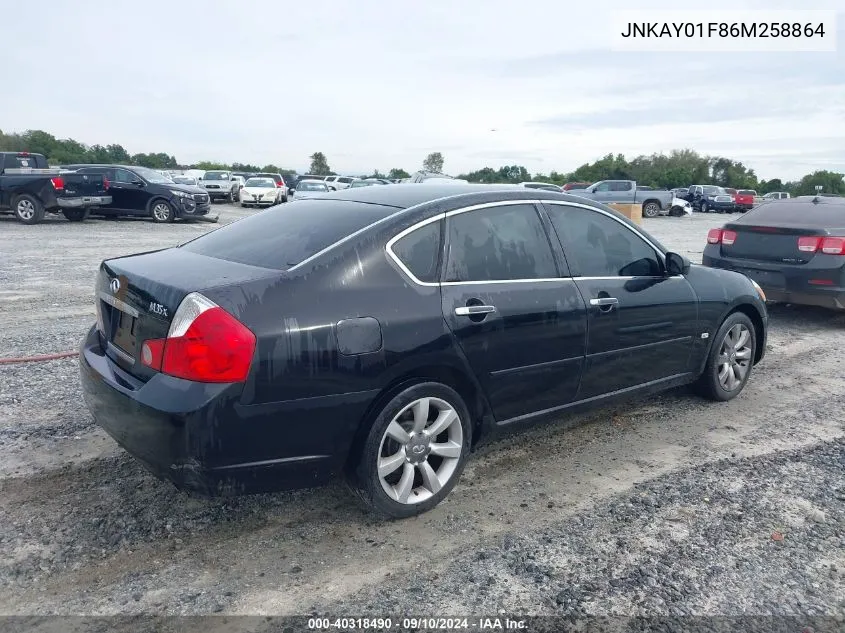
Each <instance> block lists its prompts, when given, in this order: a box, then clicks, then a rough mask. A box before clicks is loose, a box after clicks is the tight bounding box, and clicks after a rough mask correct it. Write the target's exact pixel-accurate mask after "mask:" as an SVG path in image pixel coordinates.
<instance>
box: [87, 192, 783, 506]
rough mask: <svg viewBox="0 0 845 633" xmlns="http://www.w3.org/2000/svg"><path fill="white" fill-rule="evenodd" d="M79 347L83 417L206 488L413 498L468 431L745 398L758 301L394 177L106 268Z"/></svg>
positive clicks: (446, 487) (748, 286)
mask: <svg viewBox="0 0 845 633" xmlns="http://www.w3.org/2000/svg"><path fill="white" fill-rule="evenodd" d="M96 293H97V297H96V304H97V315H98V318H97V324H96V325H95V326H93V327H92V328H91V330H90V331H89V332H88V334H87V335H86V336H85V339H84V341H83V343H82V346H81V350H80V371H81V376H82V383H83V387H84V394H85V400H86V403H87V405H88V407H89V408H90V410H91V412H92V413H93V415H94V418H95V419H96V421H97V422H98V423H99V424H100V425H101V426H102V427H103V428H104V429H105V430H106V431H107V432H108V433H109V434H111V435H112V436H113V437H114V438H115V439H116V440H117V442H119V443H120V444H121V445H122V446H123V447H124V448H126V450H128V451H129V452H130V453H132V454H133V455H134V456H136V457H137V458H138V459H139V460H140V461H142V462H143V463H144V464H145V465H146V466H147V467H148V468H149V469H150V470H152V471H153V472H154V473H155V474H157V475H158V476H159V477H162V478H166V479H169V480H171V481H173V482H174V483H175V484H176V485H177V486H178V487H180V488H183V489H187V490H191V491H194V492H197V493H200V494H203V495H219V494H238V493H249V492H258V491H270V490H279V489H285V488H295V487H305V486H313V485H317V484H321V483H324V482H326V481H327V480H329V479H330V478H332V477H334V476H337V475H341V474H343V475H346V476H347V477H348V479H349V480H350V482H351V483H352V485H353V487H354V488H355V489H357V491H358V492H359V493H360V497H361V498H363V499H364V500H365V501H366V502H367V504H368V505H369V506H370V507H371V508H373V509H375V510H376V511H377V512H378V513H380V514H382V515H386V516H388V517H406V516H411V515H414V514H419V513H421V512H424V511H426V510H428V509H430V508H432V507H433V506H435V505H436V504H437V503H439V502H440V501H441V500H443V498H444V497H445V496H446V495H447V494H448V493H449V492H450V491H451V489H452V488H453V487H454V486H455V484H456V482H457V481H458V478H459V477H460V474H461V471H462V470H463V468H464V465H465V463H466V460H467V457H468V455H469V452H470V450H471V449H472V448H473V447H474V446H476V445H477V444H478V443H479V442H481V441H485V440H488V439H490V438H494V437H496V436H498V435H499V434H501V433H503V432H505V431H507V430H511V429H518V428H520V427H523V426H525V425H527V424H529V423H531V422H535V421H540V420H544V419H550V420H554V419H557V418H560V417H561V416H563V415H564V414H566V413H567V412H570V411H574V410H578V409H582V408H585V407H594V406H601V405H604V404H606V403H609V402H612V401H614V400H615V399H619V398H623V397H628V396H634V395H641V394H646V393H650V392H653V391H656V390H660V389H666V388H669V387H673V386H676V385H681V384H685V383H694V384H695V387H696V388H697V390H698V391H699V392H700V393H701V394H703V395H705V396H707V397H709V398H712V399H714V400H722V401H724V400H730V399H731V398H733V397H735V396H736V395H737V394H739V393H740V391H742V389H743V387H744V386H745V384H746V382H747V381H748V378H749V375H750V373H751V370H752V367H753V366H754V364H755V363H757V362H758V361H759V360H760V359H761V358H762V356H763V352H764V350H765V347H766V345H765V343H766V323H767V313H766V307H765V302H764V295H763V292H762V291H761V290H760V288H759V287H758V286H757V285H756V284H755V282H753V281H751V280H750V279H749V278H748V277H746V276H745V275H742V274H739V273H736V272H731V271H727V270H717V269H712V268H705V267H701V266H694V265H690V263H689V261H688V260H686V259H685V258H684V257H682V256H681V255H678V254H677V253H672V252H668V251H667V250H666V249H665V248H664V247H663V246H661V245H660V244H659V243H658V242H657V240H655V239H654V238H653V237H651V236H650V235H648V234H647V233H646V232H645V231H643V230H642V229H640V228H639V227H638V226H636V225H635V224H633V223H631V222H630V221H628V220H627V219H625V218H624V217H623V216H621V215H619V214H618V213H616V212H614V211H612V210H610V209H609V208H607V207H604V206H602V205H600V204H598V203H594V202H592V201H589V200H586V199H584V198H579V197H575V196H571V195H568V194H562V193H554V192H551V191H543V190H531V189H526V188H524V187H514V186H507V185H505V186H485V185H464V184H449V185H443V184H431V185H427V184H406V185H393V186H390V187H361V188H355V189H353V188H349V189H344V190H342V191H337V192H333V193H327V194H325V195H323V196H320V197H317V198H312V199H306V200H297V201H295V202H292V203H289V204H285V205H280V206H277V207H273V208H270V209H268V210H267V211H265V212H263V213H261V214H259V215H255V216H251V217H248V218H245V219H243V220H240V221H238V222H235V223H232V224H229V225H227V226H224V227H221V228H219V229H217V230H214V231H212V232H209V233H207V234H205V235H203V236H201V237H198V238H196V239H194V240H192V241H189V242H187V243H185V244H182V245H181V246H178V247H176V248H169V249H165V250H161V251H157V252H152V253H143V254H139V255H132V256H128V257H120V258H117V259H109V260H106V261H104V262H103V263H102V265H101V267H100V270H99V273H98V279H97V288H96Z"/></svg>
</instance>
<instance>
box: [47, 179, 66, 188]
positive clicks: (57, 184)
mask: <svg viewBox="0 0 845 633" xmlns="http://www.w3.org/2000/svg"><path fill="white" fill-rule="evenodd" d="M50 182H51V183H53V189H55V190H56V191H63V190H64V188H65V179H64V178H62V177H61V176H56V177H55V178H50Z"/></svg>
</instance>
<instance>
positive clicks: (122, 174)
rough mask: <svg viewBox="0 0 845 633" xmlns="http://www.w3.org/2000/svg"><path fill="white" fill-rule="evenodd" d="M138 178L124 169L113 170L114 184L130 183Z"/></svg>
mask: <svg viewBox="0 0 845 633" xmlns="http://www.w3.org/2000/svg"><path fill="white" fill-rule="evenodd" d="M135 180H138V178H137V177H136V176H135V174H133V173H132V172H131V171H128V170H126V169H115V170H114V181H115V182H123V183H127V184H129V183H131V182H133V181H135Z"/></svg>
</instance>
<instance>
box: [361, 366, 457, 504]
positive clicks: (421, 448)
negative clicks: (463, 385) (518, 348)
mask: <svg viewBox="0 0 845 633" xmlns="http://www.w3.org/2000/svg"><path fill="white" fill-rule="evenodd" d="M471 440H472V425H471V422H470V414H469V410H468V409H467V407H466V404H465V403H464V401H463V399H462V398H461V397H460V396H459V395H458V394H457V392H455V390H454V389H452V388H451V387H447V386H446V385H444V384H441V383H437V382H424V383H420V384H417V385H413V386H411V387H408V388H407V389H405V390H403V391H402V392H400V393H399V394H397V395H396V396H395V397H393V398H392V399H391V400H390V402H388V403H387V404H386V405H385V406H384V407H383V408H382V409H381V411H380V412H379V413H378V414H377V416H376V418H375V420H374V421H373V424H372V427H371V428H370V431H369V433H368V435H367V439H366V441H365V443H364V447H363V450H362V452H361V456H360V461H359V462H358V467H357V468H356V471H355V473H354V476H353V479H352V482H351V484H352V486H353V488H354V489H355V490H356V491H357V492H358V495H359V496H360V498H361V499H362V500H363V502H364V504H365V505H366V506H367V507H368V508H369V509H370V510H372V511H374V512H375V513H376V514H379V515H381V516H383V517H388V518H391V519H404V518H407V517H411V516H415V515H418V514H422V513H423V512H426V511H428V510H430V509H432V508H433V507H435V506H436V505H437V504H439V503H440V502H441V501H442V500H443V499H444V498H445V497H446V495H448V494H449V492H451V490H452V488H454V487H455V484H456V483H457V482H458V479H459V478H460V476H461V473H462V472H463V469H464V466H465V465H466V461H467V457H468V456H469V451H470V446H471Z"/></svg>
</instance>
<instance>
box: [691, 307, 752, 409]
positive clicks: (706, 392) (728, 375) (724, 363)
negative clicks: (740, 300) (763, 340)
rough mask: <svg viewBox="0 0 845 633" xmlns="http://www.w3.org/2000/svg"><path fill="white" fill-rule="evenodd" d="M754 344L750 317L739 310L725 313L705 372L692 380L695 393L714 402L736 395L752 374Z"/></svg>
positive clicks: (729, 398) (711, 348) (711, 347)
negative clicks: (728, 313) (694, 380)
mask: <svg viewBox="0 0 845 633" xmlns="http://www.w3.org/2000/svg"><path fill="white" fill-rule="evenodd" d="M756 347H757V337H756V333H755V331H754V324H753V323H752V322H751V319H749V318H748V316H747V315H745V314H743V313H742V312H734V313H733V314H730V315H728V318H726V319H725V320H724V321H723V322H722V325H721V326H720V327H719V329H718V330H717V331H716V335H715V336H714V337H713V344H712V345H711V346H710V352H709V353H708V356H707V363H705V365H704V372H703V373H702V374H701V376H699V378H698V380H697V381H696V383H695V390H696V391H697V392H698V394H699V395H701V396H703V397H705V398H709V399H710V400H716V401H717V402H726V401H728V400H732V399H733V398H736V397H737V396H738V395H739V394H740V392H741V391H742V390H743V389H744V388H745V385H746V384H747V383H748V378H749V377H750V376H751V369H752V367H753V366H754V358H755V354H756V352H757V349H756Z"/></svg>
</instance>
